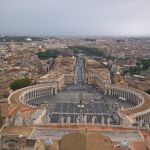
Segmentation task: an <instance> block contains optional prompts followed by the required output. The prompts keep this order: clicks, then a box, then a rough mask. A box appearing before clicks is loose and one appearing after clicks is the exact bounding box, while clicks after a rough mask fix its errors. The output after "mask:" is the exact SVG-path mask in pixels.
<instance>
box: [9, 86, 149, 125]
mask: <svg viewBox="0 0 150 150" xmlns="http://www.w3.org/2000/svg"><path fill="white" fill-rule="evenodd" d="M97 86H98V85H97ZM55 94H57V84H55V83H49V84H38V85H35V86H29V87H26V88H23V89H20V90H17V91H15V92H13V93H12V94H11V95H10V96H9V98H8V101H9V103H10V104H12V105H25V106H28V107H30V108H36V106H34V105H29V104H27V102H28V101H30V100H31V99H34V98H37V97H42V96H45V95H55ZM104 94H105V95H108V96H117V97H124V98H126V99H127V100H130V101H132V102H133V103H134V104H135V105H134V106H132V107H128V108H121V109H120V111H119V113H120V114H121V117H122V120H123V121H122V124H124V125H125V124H126V125H129V124H130V125H132V124H133V123H135V122H138V123H140V122H144V123H146V122H147V123H149V120H150V108H149V106H150V95H148V94H147V93H145V92H142V91H140V90H137V89H134V88H130V87H123V86H117V85H113V84H106V85H105V87H104Z"/></svg>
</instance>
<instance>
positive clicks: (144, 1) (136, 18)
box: [0, 0, 150, 37]
mask: <svg viewBox="0 0 150 150" xmlns="http://www.w3.org/2000/svg"><path fill="white" fill-rule="evenodd" d="M0 18H1V24H0V35H21V36H23V35H33V36H84V37H87V36H90V37H118V36H119V37H150V30H149V26H150V1H148V0H92V1H91V0H61V1H60V0H38V1H37V0H13V1H10V0H1V1H0Z"/></svg>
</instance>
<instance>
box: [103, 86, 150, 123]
mask: <svg viewBox="0 0 150 150" xmlns="http://www.w3.org/2000/svg"><path fill="white" fill-rule="evenodd" d="M105 95H108V96H109V95H110V96H117V97H124V98H126V99H127V100H130V101H132V102H133V103H134V104H135V105H134V106H131V107H128V108H122V109H121V110H120V113H121V114H122V118H123V119H125V120H123V121H124V123H123V124H127V125H128V124H133V123H135V122H137V123H149V120H150V95H148V94H147V93H145V92H143V91H140V90H138V89H134V88H131V87H124V86H117V85H113V84H109V85H106V86H105Z"/></svg>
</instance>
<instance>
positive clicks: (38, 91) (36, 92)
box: [8, 83, 57, 108]
mask: <svg viewBox="0 0 150 150" xmlns="http://www.w3.org/2000/svg"><path fill="white" fill-rule="evenodd" d="M56 94H57V85H56V84H54V83H53V84H52V83H49V84H38V85H34V86H29V87H26V88H22V89H20V90H17V91H15V92H13V93H11V94H10V96H9V97H8V102H9V103H10V104H12V105H26V106H28V107H30V108H36V106H34V105H29V104H27V102H28V101H30V100H31V99H34V98H37V97H42V96H46V95H56Z"/></svg>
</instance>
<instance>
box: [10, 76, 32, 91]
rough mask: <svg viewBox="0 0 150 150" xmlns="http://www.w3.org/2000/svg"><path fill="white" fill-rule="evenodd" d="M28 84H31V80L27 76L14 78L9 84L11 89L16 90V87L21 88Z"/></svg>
mask: <svg viewBox="0 0 150 150" xmlns="http://www.w3.org/2000/svg"><path fill="white" fill-rule="evenodd" d="M29 85H31V80H30V79H28V78H23V79H17V80H14V81H13V82H12V83H11V84H10V88H11V89H12V90H17V89H21V88H23V87H26V86H29Z"/></svg>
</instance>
